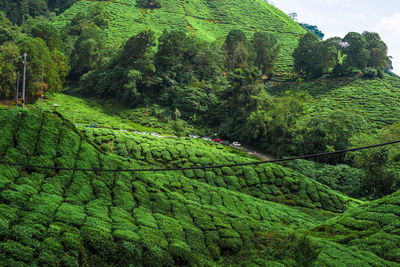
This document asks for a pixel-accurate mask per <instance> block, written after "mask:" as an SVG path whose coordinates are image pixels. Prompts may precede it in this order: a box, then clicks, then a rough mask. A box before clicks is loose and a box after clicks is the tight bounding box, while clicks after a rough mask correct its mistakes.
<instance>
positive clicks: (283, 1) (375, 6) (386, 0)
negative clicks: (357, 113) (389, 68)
mask: <svg viewBox="0 0 400 267" xmlns="http://www.w3.org/2000/svg"><path fill="white" fill-rule="evenodd" d="M270 2H273V4H274V5H275V6H276V7H278V8H279V9H281V10H282V11H284V12H285V13H287V14H288V13H290V12H296V13H297V15H298V21H299V22H305V23H308V24H312V25H317V26H318V28H319V29H320V30H321V31H322V32H323V33H324V34H325V38H324V39H326V38H329V37H333V36H339V37H344V36H345V35H346V34H347V33H348V32H351V31H355V32H359V33H362V32H363V31H372V32H377V33H379V35H380V36H381V38H382V40H383V41H384V42H385V43H386V44H387V45H388V47H389V55H390V56H392V57H393V65H394V72H396V73H397V74H400V1H399V0H382V1H377V0H303V1H299V0H271V1H270Z"/></svg>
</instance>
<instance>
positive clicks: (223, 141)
mask: <svg viewBox="0 0 400 267" xmlns="http://www.w3.org/2000/svg"><path fill="white" fill-rule="evenodd" d="M221 144H223V145H224V146H229V144H230V143H229V141H226V140H222V142H221Z"/></svg>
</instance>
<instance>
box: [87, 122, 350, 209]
mask: <svg viewBox="0 0 400 267" xmlns="http://www.w3.org/2000/svg"><path fill="white" fill-rule="evenodd" d="M86 135H87V136H88V139H89V140H91V141H93V142H94V143H97V144H98V145H100V146H101V147H102V148H103V149H104V150H105V151H111V152H113V153H115V154H117V155H120V156H124V157H128V158H131V159H135V160H141V161H145V162H147V163H151V164H152V165H158V166H160V167H171V168H172V167H192V166H210V165H221V164H231V163H242V162H249V161H252V160H251V159H248V158H243V157H241V156H238V155H235V154H233V153H227V151H226V149H224V147H223V146H222V145H219V144H215V143H212V142H207V141H204V140H198V139H189V138H186V139H176V138H157V137H152V136H141V135H136V134H132V133H128V132H119V131H112V130H104V129H88V130H86ZM253 161H254V160H253ZM180 175H182V176H185V177H188V178H192V179H196V180H199V181H200V182H204V183H207V184H209V185H213V186H217V187H222V188H226V189H229V190H232V191H238V192H242V193H245V194H248V195H251V196H254V197H257V198H259V199H263V200H269V201H275V202H279V203H284V204H289V205H298V206H304V207H308V208H316V207H317V208H322V209H324V210H329V211H344V210H345V209H346V208H347V207H348V206H352V205H356V203H357V201H355V200H353V199H350V198H348V197H345V196H343V195H341V194H338V193H336V192H333V191H332V190H330V189H329V188H328V187H326V186H324V185H322V184H320V183H318V182H315V181H313V180H311V179H309V178H307V177H305V176H303V175H300V174H298V173H295V172H293V171H291V170H290V169H287V168H283V167H281V166H279V165H275V164H263V165H259V166H257V167H254V166H248V167H233V168H230V167H223V168H221V169H210V170H207V171H204V170H201V169H197V170H184V171H183V172H181V173H180Z"/></svg>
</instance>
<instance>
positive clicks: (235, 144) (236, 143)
mask: <svg viewBox="0 0 400 267" xmlns="http://www.w3.org/2000/svg"><path fill="white" fill-rule="evenodd" d="M232 145H233V146H237V147H240V146H242V145H241V144H240V143H239V142H236V141H235V142H233V143H232Z"/></svg>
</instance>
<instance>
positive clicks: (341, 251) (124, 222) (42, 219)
mask: <svg viewBox="0 0 400 267" xmlns="http://www.w3.org/2000/svg"><path fill="white" fill-rule="evenodd" d="M0 124H1V125H2V128H1V129H0V131H1V132H0V134H1V136H2V138H1V140H0V157H1V158H0V160H1V161H9V162H18V163H25V164H30V165H45V166H53V167H68V168H71V167H72V168H83V169H88V168H89V169H91V168H100V169H118V168H124V169H126V168H130V169H132V168H134V169H142V168H143V169H147V168H153V167H174V166H206V165H210V164H221V163H234V162H245V161H249V160H250V159H248V158H246V157H241V156H239V155H237V154H235V153H231V152H230V151H229V150H226V149H225V148H224V147H222V146H219V145H210V144H208V143H206V142H205V141H202V140H195V141H193V140H186V139H177V138H168V139H158V138H156V137H151V136H145V135H136V134H133V133H129V132H121V131H112V130H106V129H86V130H85V132H84V133H83V132H82V131H79V130H77V129H76V128H75V127H74V126H73V124H71V122H69V121H68V120H66V119H64V118H63V117H60V116H59V115H57V114H55V113H40V112H37V111H33V110H31V111H11V110H1V111H0ZM0 177H1V179H0V262H2V265H4V266H32V265H33V266H36V265H50V266H81V265H82V266H128V265H129V264H134V265H135V266H176V265H200V266H220V265H238V263H240V264H244V265H248V266H260V265H264V266H288V265H296V266H299V264H302V263H304V262H307V260H315V255H318V258H317V259H316V264H317V265H318V266H332V265H334V266H398V265H399V264H400V261H399V258H398V256H397V254H396V253H397V251H398V249H399V248H398V244H399V242H398V239H397V237H398V230H397V228H398V225H397V224H398V220H396V218H398V216H399V206H398V194H394V195H392V196H388V197H386V198H384V199H381V200H377V201H374V202H370V203H363V202H361V201H357V200H354V199H350V198H348V197H346V196H343V195H342V194H339V193H336V192H334V191H332V190H330V189H329V188H327V187H326V186H323V185H321V184H319V183H317V182H315V181H313V180H311V179H309V178H307V177H304V176H302V175H299V174H297V173H295V172H293V171H291V170H290V169H287V168H283V167H281V166H277V165H273V164H268V165H266V164H264V165H260V166H257V167H244V168H224V169H212V170H210V171H201V170H196V171H194V172H191V171H183V172H182V171H175V172H136V173H130V172H100V171H79V170H75V171H69V170H51V169H38V168H35V167H22V166H18V167H17V166H8V165H1V166H0ZM396 201H397V202H396ZM359 205H361V206H359ZM350 207H353V208H350ZM349 208H350V209H349ZM343 211H344V213H343V214H342V212H343ZM378 214H385V216H378ZM328 219H329V220H328ZM336 222H337V224H336ZM365 225H373V227H372V228H371V229H369V231H363V229H365ZM396 226H397V227H396ZM305 234H308V237H307V238H305V237H304V236H305ZM348 236H351V238H349V237H348ZM374 240H376V241H374ZM376 244H378V245H379V246H382V247H385V248H387V249H386V250H380V249H379V250H378V249H377V245H376ZM307 249H308V250H307ZM310 250H312V251H318V252H319V254H318V253H316V254H313V253H310ZM307 251H308V253H307ZM313 255H314V256H313Z"/></svg>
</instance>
